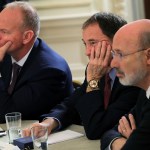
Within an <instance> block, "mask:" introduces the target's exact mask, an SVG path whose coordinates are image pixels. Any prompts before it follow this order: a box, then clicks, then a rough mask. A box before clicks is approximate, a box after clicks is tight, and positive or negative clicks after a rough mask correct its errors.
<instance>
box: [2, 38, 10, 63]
mask: <svg viewBox="0 0 150 150" xmlns="http://www.w3.org/2000/svg"><path fill="white" fill-rule="evenodd" d="M11 45H12V42H11V41H8V42H7V43H6V44H5V45H3V46H2V47H0V61H2V60H3V58H4V56H5V53H6V51H7V50H8V49H9V47H10V46H11Z"/></svg>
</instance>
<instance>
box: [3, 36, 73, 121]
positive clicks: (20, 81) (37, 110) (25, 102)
mask: <svg viewBox="0 0 150 150" xmlns="http://www.w3.org/2000/svg"><path fill="white" fill-rule="evenodd" d="M11 72H12V62H11V57H10V55H6V56H5V58H4V60H3V62H1V64H0V73H1V77H0V122H4V121H5V118H4V116H5V114H6V113H8V112H14V111H18V112H21V113H22V119H28V120H29V119H39V116H40V115H42V114H44V113H48V112H49V110H50V109H51V108H52V107H54V106H55V105H56V104H58V103H60V102H61V101H62V100H63V99H64V98H65V97H68V96H69V95H70V94H71V93H72V92H73V85H72V76H71V72H70V69H69V67H68V64H67V63H66V61H65V60H64V58H62V57H61V56H60V55H58V54H57V53H56V52H54V51H53V50H52V49H51V48H49V47H48V46H47V44H46V43H45V42H44V41H42V40H41V39H37V40H36V42H35V43H34V46H33V48H32V50H31V52H30V54H29V56H28V58H27V60H26V61H25V63H24V65H23V67H22V68H21V71H20V73H19V77H18V78H17V82H16V85H15V88H14V91H13V93H12V94H11V95H9V94H8V92H7V89H8V86H9V83H10V79H11Z"/></svg>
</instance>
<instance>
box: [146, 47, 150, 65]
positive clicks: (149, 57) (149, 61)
mask: <svg viewBox="0 0 150 150" xmlns="http://www.w3.org/2000/svg"><path fill="white" fill-rule="evenodd" d="M146 56H147V63H148V64H150V48H149V49H148V50H147V51H146Z"/></svg>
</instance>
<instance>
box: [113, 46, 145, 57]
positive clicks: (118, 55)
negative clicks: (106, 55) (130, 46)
mask: <svg viewBox="0 0 150 150" xmlns="http://www.w3.org/2000/svg"><path fill="white" fill-rule="evenodd" d="M147 49H148V48H146V49H141V50H138V51H136V52H133V53H129V54H122V53H121V52H115V51H114V50H112V51H111V54H112V57H113V58H115V57H118V58H119V59H122V58H124V57H126V56H129V55H132V54H135V53H138V52H142V51H145V50H147Z"/></svg>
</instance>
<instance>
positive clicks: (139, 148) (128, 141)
mask: <svg viewBox="0 0 150 150" xmlns="http://www.w3.org/2000/svg"><path fill="white" fill-rule="evenodd" d="M131 35H132V36H131ZM112 55H113V60H112V62H111V66H112V67H113V68H116V71H117V72H116V74H117V76H118V77H119V81H120V82H121V84H123V85H125V86H127V85H130V86H132V85H133V86H137V87H140V88H142V89H143V91H142V93H141V95H140V97H139V99H138V101H137V104H136V106H135V107H134V108H133V109H132V110H131V111H130V113H129V114H128V115H125V116H123V117H121V119H120V120H119V124H118V125H117V126H115V127H114V128H113V129H112V130H110V131H107V132H106V133H105V134H104V135H103V137H102V139H101V150H110V149H111V150H149V149H150V20H148V19H142V20H137V21H134V22H132V23H129V24H128V25H125V26H124V27H122V28H121V29H119V31H118V32H117V33H116V34H115V36H114V40H113V51H112Z"/></svg>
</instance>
